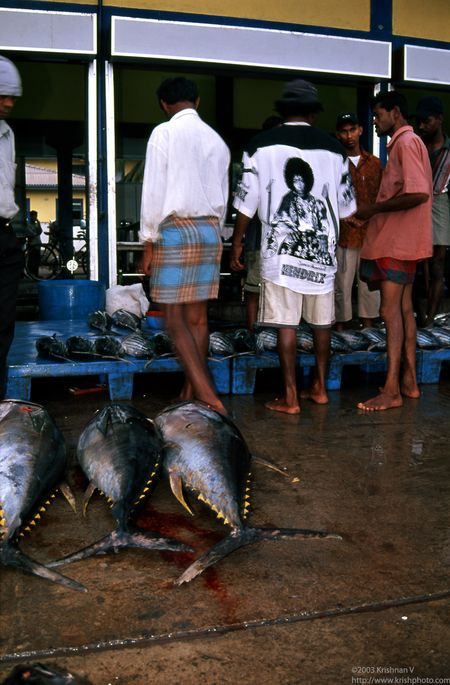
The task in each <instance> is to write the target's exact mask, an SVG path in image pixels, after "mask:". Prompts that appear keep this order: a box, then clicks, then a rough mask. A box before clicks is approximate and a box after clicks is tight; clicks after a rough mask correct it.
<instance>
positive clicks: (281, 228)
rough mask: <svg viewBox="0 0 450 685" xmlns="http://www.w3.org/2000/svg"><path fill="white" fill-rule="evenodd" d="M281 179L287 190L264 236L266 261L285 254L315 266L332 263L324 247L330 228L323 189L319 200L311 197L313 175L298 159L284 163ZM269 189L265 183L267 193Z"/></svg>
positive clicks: (291, 159)
mask: <svg viewBox="0 0 450 685" xmlns="http://www.w3.org/2000/svg"><path fill="white" fill-rule="evenodd" d="M284 179H285V181H286V185H287V186H288V188H289V189H290V190H289V192H288V193H286V195H284V197H283V198H282V200H281V203H280V206H279V207H278V209H277V211H276V212H275V214H274V215H273V217H272V220H271V222H270V224H271V226H272V230H271V231H269V232H268V234H267V235H266V240H265V245H264V246H263V256H264V257H266V258H270V257H273V256H274V255H275V254H286V255H290V256H292V257H297V258H300V259H305V260H307V261H311V262H316V263H319V264H326V265H330V264H332V256H331V254H330V250H329V245H328V233H329V229H330V226H329V220H328V215H327V205H326V202H325V201H326V200H327V187H326V186H324V191H323V199H319V198H317V197H315V196H314V195H312V194H311V190H312V187H313V185H314V174H313V171H312V169H311V167H310V165H309V164H308V163H307V162H305V161H304V160H303V159H300V158H299V157H291V158H290V159H288V160H287V162H286V164H285V166H284ZM270 186H271V184H270V183H269V185H268V186H267V191H268V193H269V194H270ZM269 206H270V201H269ZM286 229H287V231H288V232H287V234H286ZM280 234H281V236H283V237H282V238H280ZM280 240H281V243H280ZM279 243H280V244H279ZM333 251H334V249H333Z"/></svg>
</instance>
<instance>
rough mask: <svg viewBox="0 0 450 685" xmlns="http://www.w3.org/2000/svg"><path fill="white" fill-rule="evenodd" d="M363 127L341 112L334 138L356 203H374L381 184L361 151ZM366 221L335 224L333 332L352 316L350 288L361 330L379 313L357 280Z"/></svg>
mask: <svg viewBox="0 0 450 685" xmlns="http://www.w3.org/2000/svg"><path fill="white" fill-rule="evenodd" d="M362 133H363V127H362V126H361V125H360V123H359V119H358V115H357V114H355V113H354V112H344V113H343V114H340V115H339V116H338V118H337V120H336V138H337V139H338V140H339V141H340V142H341V143H342V145H343V146H344V148H345V151H346V152H347V156H348V160H349V164H348V168H349V171H350V175H351V177H352V181H353V186H354V188H355V193H356V204H357V206H359V204H360V203H361V202H365V203H371V202H375V200H376V199H377V195H378V190H379V188H380V182H381V164H380V160H379V159H378V157H375V156H374V155H372V154H370V152H367V151H366V150H363V148H362V147H361V144H360V138H361V136H362ZM366 229H367V221H361V220H360V219H356V218H355V217H354V216H351V217H347V218H346V219H341V221H340V222H339V242H338V246H337V249H336V258H337V265H338V268H337V272H336V279H335V281H334V287H335V291H334V296H335V297H334V301H335V315H336V330H337V331H343V330H344V329H345V328H346V324H349V323H350V322H351V319H352V317H353V311H352V310H353V307H352V288H353V282H354V281H355V277H356V281H357V285H358V291H357V292H358V317H359V320H360V322H361V324H362V326H363V327H364V328H367V327H370V326H372V324H373V320H374V319H376V318H377V317H378V315H379V311H380V293H379V291H377V290H372V291H370V290H369V288H368V287H367V284H366V283H365V282H364V281H361V279H360V278H359V255H360V252H361V247H362V245H363V242H364V236H365V235H366Z"/></svg>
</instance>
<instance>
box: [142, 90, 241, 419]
mask: <svg viewBox="0 0 450 685" xmlns="http://www.w3.org/2000/svg"><path fill="white" fill-rule="evenodd" d="M157 96H158V100H159V103H160V106H161V108H162V109H163V111H164V112H165V114H166V115H167V117H168V118H169V121H168V122H166V123H163V124H160V125H159V126H157V127H156V128H155V129H154V130H153V132H152V134H151V136H150V139H149V141H148V145H147V154H146V160H145V171H144V181H143V188H142V205H141V226H140V232H139V238H140V240H141V242H143V243H144V258H143V263H142V266H143V270H144V273H146V274H148V275H149V276H150V296H151V299H152V301H154V302H157V303H158V304H160V305H161V308H162V311H163V313H164V315H165V321H166V329H167V332H168V333H169V335H170V338H171V340H172V342H173V344H174V346H175V349H176V351H177V354H178V356H179V358H180V361H181V363H182V365H183V368H184V372H185V376H186V379H185V384H184V387H183V389H182V391H181V395H180V399H182V400H185V399H191V398H193V397H194V398H196V399H198V400H201V401H203V402H205V403H207V404H208V405H210V406H211V407H213V408H214V409H216V410H218V411H220V412H222V413H226V411H225V408H224V406H223V404H222V402H221V401H220V399H219V398H218V396H217V393H216V390H215V388H214V385H213V382H212V380H211V377H210V374H209V371H208V367H207V364H206V355H207V352H208V344H209V331H208V317H207V302H208V300H209V299H212V298H217V296H218V291H219V276H220V258H221V254H222V240H221V236H220V233H221V228H222V226H223V223H224V221H225V215H226V209H227V202H228V167H229V163H230V153H229V150H228V148H227V146H226V145H225V143H224V141H223V140H222V138H221V137H220V136H219V135H218V134H217V133H216V132H215V131H214V130H213V129H212V128H211V127H210V126H208V125H207V124H206V123H205V122H204V121H202V120H201V119H200V117H199V115H198V114H197V109H198V106H199V103H200V98H199V95H198V91H197V86H196V85H195V83H193V82H192V81H189V80H188V79H185V78H182V77H177V78H172V79H167V80H166V81H164V82H163V83H162V84H161V85H160V87H159V88H158V91H157Z"/></svg>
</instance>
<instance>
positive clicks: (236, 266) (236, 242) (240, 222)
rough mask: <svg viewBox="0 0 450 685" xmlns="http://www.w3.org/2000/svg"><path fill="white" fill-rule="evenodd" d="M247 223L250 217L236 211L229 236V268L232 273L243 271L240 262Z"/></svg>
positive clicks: (243, 267) (242, 265)
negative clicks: (234, 221) (231, 233)
mask: <svg viewBox="0 0 450 685" xmlns="http://www.w3.org/2000/svg"><path fill="white" fill-rule="evenodd" d="M249 223H250V217H249V216H246V215H245V214H242V213H241V212H239V211H238V212H237V215H236V223H235V224H234V229H233V235H232V236H231V256H230V266H231V268H232V269H233V271H242V270H243V269H245V266H244V264H243V262H242V261H241V257H242V250H243V244H242V241H243V239H244V236H245V232H246V230H247V227H248V225H249Z"/></svg>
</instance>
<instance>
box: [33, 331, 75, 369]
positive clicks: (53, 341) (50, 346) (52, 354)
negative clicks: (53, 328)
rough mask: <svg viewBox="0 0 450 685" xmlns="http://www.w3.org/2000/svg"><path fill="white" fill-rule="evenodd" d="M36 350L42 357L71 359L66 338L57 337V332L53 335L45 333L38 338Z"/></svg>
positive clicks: (66, 360)
mask: <svg viewBox="0 0 450 685" xmlns="http://www.w3.org/2000/svg"><path fill="white" fill-rule="evenodd" d="M36 350H37V353H38V355H39V356H40V357H43V358H44V359H52V360H53V361H58V362H60V361H65V362H69V361H71V360H70V359H69V353H68V350H67V346H66V343H65V342H64V340H60V339H58V338H57V337H56V333H54V334H53V335H43V336H41V337H40V338H37V340H36Z"/></svg>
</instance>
